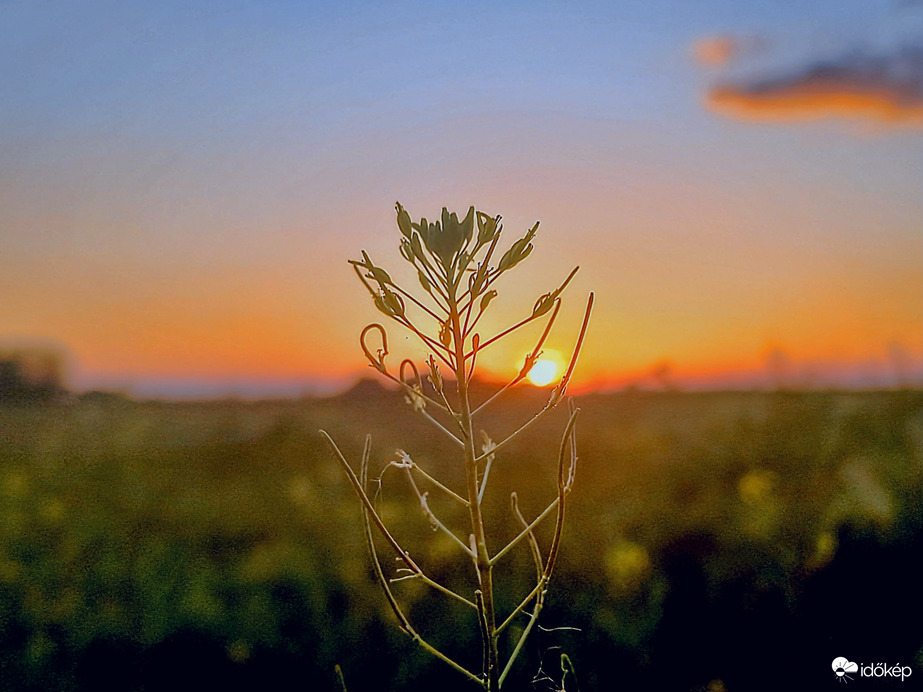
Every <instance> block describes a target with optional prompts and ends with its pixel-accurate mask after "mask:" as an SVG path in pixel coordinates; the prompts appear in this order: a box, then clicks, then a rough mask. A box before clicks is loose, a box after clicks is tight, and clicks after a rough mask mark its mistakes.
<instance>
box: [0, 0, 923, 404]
mask: <svg viewBox="0 0 923 692" xmlns="http://www.w3.org/2000/svg"><path fill="white" fill-rule="evenodd" d="M848 4H849V5H850V7H851V11H850V12H846V11H845V10H844V9H843V6H842V3H839V2H834V1H833V0H823V1H819V2H818V3H816V4H813V3H812V4H811V5H810V6H805V7H802V8H801V10H800V12H801V13H803V14H798V13H795V12H794V10H791V9H790V8H789V9H785V8H783V7H774V8H770V7H766V8H752V9H751V10H749V12H750V14H746V13H743V14H741V13H735V14H733V16H732V15H730V14H728V13H727V11H726V9H722V6H721V5H720V4H717V3H716V4H712V3H706V4H705V5H704V6H697V7H696V8H695V11H693V9H692V8H691V6H687V5H685V4H682V3H674V5H675V7H674V9H675V12H668V13H663V12H655V11H654V10H652V9H649V8H646V7H645V6H642V5H639V6H638V7H634V8H633V9H627V8H622V9H618V8H614V7H609V6H608V5H599V6H592V7H586V8H584V9H583V10H580V11H577V10H566V11H565V10H563V9H562V10H560V11H557V10H556V11H552V10H551V9H549V8H534V7H532V6H528V5H526V4H518V3H512V4H510V6H509V7H503V8H495V9H492V10H491V11H490V12H489V13H488V14H489V15H490V16H489V17H476V16H473V15H471V14H469V13H466V12H462V11H461V10H458V9H452V8H448V7H441V6H440V7H436V6H432V7H430V6H423V5H417V4H414V3H410V4H408V5H407V6H406V7H405V6H403V5H402V6H401V7H402V8H403V9H397V10H395V11H394V12H393V13H389V12H385V11H383V10H378V9H373V8H370V9H369V10H368V11H367V12H365V13H360V14H355V15H353V14H350V15H348V16H347V15H345V14H343V11H342V10H333V9H331V10H330V11H329V12H327V13H322V12H320V11H319V10H317V9H316V8H314V9H312V8H310V7H308V6H305V7H304V8H300V9H292V10H291V13H290V14H285V13H281V11H280V10H279V9H278V8H277V9H274V10H268V9H267V10H265V11H263V10H259V9H257V8H256V7H249V6H241V7H239V8H237V9H235V10H227V11H225V10H224V9H220V8H217V7H216V8H213V9H214V11H210V10H207V9H204V10H202V11H201V12H199V13H192V14H190V13H188V12H187V11H186V10H183V9H181V8H169V7H147V8H145V7H143V6H135V5H132V4H128V5H125V6H123V7H118V8H109V9H108V10H107V11H105V12H103V11H102V10H99V11H96V12H93V11H88V12H85V13H75V11H72V10H69V9H67V8H66V7H65V6H63V5H61V6H58V5H55V4H54V3H52V4H50V5H48V6H42V7H41V8H40V7H28V6H27V5H26V4H10V5H3V6H0V40H2V41H5V45H7V46H8V58H9V61H10V74H11V75H13V77H11V79H10V80H7V82H4V83H3V84H2V85H0V102H2V103H4V104H5V105H4V111H3V113H2V114H0V208H2V209H3V210H4V213H3V215H2V218H0V235H2V238H3V240H4V247H3V250H2V252H0V296H2V302H0V353H2V352H4V351H9V350H11V349H12V348H18V347H19V346H22V345H30V344H31V345H35V344H39V345H42V346H43V347H45V346H48V345H51V347H52V348H55V349H59V350H60V351H62V352H63V353H65V354H66V359H67V362H68V364H69V373H70V381H71V383H72V384H73V385H74V386H75V387H76V388H79V389H90V388H95V387H102V388H115V389H121V390H125V391H128V392H132V393H137V394H139V395H157V396H174V395H175V396H197V395H201V396H208V395H225V394H242V395H252V396H260V395H275V394H297V393H300V392H329V391H336V390H338V389H343V388H345V387H347V386H349V384H350V383H351V382H353V381H354V380H355V379H356V378H357V377H362V376H372V375H373V374H374V373H373V371H372V370H370V369H369V368H368V367H367V365H366V363H365V360H364V358H363V356H362V352H361V350H360V348H359V343H358V337H359V333H360V331H361V330H362V328H363V327H364V326H365V325H366V324H368V323H369V322H372V321H381V320H383V319H384V316H383V315H381V314H380V313H378V312H377V311H376V310H375V307H374V306H373V304H372V301H371V299H370V298H369V296H368V294H367V293H366V292H365V289H364V288H363V287H362V285H361V284H360V283H359V281H358V280H357V279H356V277H355V275H354V274H353V272H352V270H351V268H350V266H349V265H348V263H347V260H348V259H356V258H359V256H360V252H361V251H362V250H366V251H367V252H369V253H370V255H371V256H372V258H373V259H374V260H375V261H376V263H377V264H379V265H381V266H383V267H385V268H387V269H388V270H389V271H390V272H392V275H393V276H394V277H395V278H396V279H397V280H399V281H402V282H403V283H404V284H405V285H406V286H407V287H408V288H411V287H413V286H416V278H415V276H414V275H413V274H411V273H409V272H408V271H407V270H408V268H409V265H407V263H406V262H404V260H403V259H402V258H401V257H400V255H399V252H398V240H399V237H400V235H399V232H398V229H397V226H396V223H395V216H394V203H395V201H397V200H399V201H400V202H401V203H402V204H403V205H404V206H405V207H406V208H407V210H408V211H409V212H410V214H411V215H412V216H413V217H414V218H415V219H419V218H420V217H421V216H426V217H427V218H430V219H433V218H436V217H437V216H438V215H439V213H440V210H441V208H442V207H443V206H446V207H448V208H449V209H450V210H454V211H458V212H460V213H464V211H465V210H467V208H468V206H469V205H475V206H476V207H477V208H478V209H479V210H482V211H484V212H486V213H489V214H491V215H495V214H500V215H502V217H503V220H504V229H505V230H504V239H505V240H504V243H505V245H506V246H508V245H509V244H510V243H512V242H513V241H514V240H516V239H517V238H519V237H521V235H522V234H523V233H524V232H525V231H526V230H527V229H528V228H530V227H531V226H532V224H533V223H534V222H535V221H540V222H541V226H540V229H539V232H538V236H537V237H536V240H535V243H534V244H535V250H534V252H533V254H532V255H531V256H530V257H529V258H528V259H527V260H526V261H525V262H523V263H522V264H521V265H520V266H518V267H516V268H515V270H514V271H512V272H511V273H510V274H509V275H508V276H506V277H504V278H503V280H502V281H501V282H500V284H499V285H498V286H497V288H498V290H499V291H500V297H498V298H497V300H496V301H495V303H494V304H492V305H491V308H490V310H489V311H488V313H487V314H486V315H485V316H484V318H483V320H482V322H481V323H480V324H479V331H480V333H481V335H482V338H486V337H488V336H489V335H490V334H492V333H496V332H497V331H499V330H501V329H502V328H504V327H505V326H507V325H509V324H511V323H513V322H515V321H517V320H519V319H521V318H522V317H524V316H526V315H528V314H529V313H530V311H531V309H532V306H533V304H534V302H535V299H536V298H537V297H538V296H540V295H541V294H543V293H545V292H547V291H551V290H553V289H554V288H556V287H557V286H558V285H559V284H560V282H561V281H562V280H563V279H564V277H566V276H567V274H568V272H569V271H570V270H571V269H572V268H573V267H575V266H578V265H579V266H580V271H579V272H578V273H577V275H576V277H575V278H574V280H573V281H572V282H571V284H570V285H569V286H568V288H567V291H566V292H565V294H564V296H563V308H562V310H561V314H560V316H559V320H558V324H557V325H556V327H555V329H554V330H553V331H552V333H551V335H550V337H549V339H548V342H547V345H546V349H547V350H549V351H555V352H557V353H559V354H563V355H562V357H563V358H564V359H565V360H566V358H567V357H568V355H569V353H570V350H571V349H572V347H573V344H574V340H575V338H576V334H577V332H578V331H579V328H580V323H581V319H582V315H583V308H584V305H585V301H586V297H587V295H588V293H589V292H590V291H593V292H595V295H596V306H595V308H594V314H593V319H592V322H591V325H590V328H589V332H588V334H587V340H586V344H585V347H584V351H583V353H582V356H581V360H580V364H579V366H578V368H577V370H576V372H575V378H574V382H573V387H574V390H575V391H585V390H588V389H592V388H595V387H603V388H622V387H628V386H641V387H656V388H662V387H673V386H676V387H750V386H778V385H780V384H785V385H792V386H798V385H804V386H896V385H900V386H904V385H914V386H920V385H921V384H923V233H921V230H923V198H921V196H920V194H919V192H920V182H921V167H920V161H921V160H923V137H921V129H923V51H920V50H919V49H918V48H917V47H916V46H917V45H919V44H920V41H918V40H917V39H918V38H919V37H923V11H918V10H917V9H914V8H912V7H908V8H905V9H902V10H901V12H902V13H903V14H901V16H900V17H898V16H896V15H894V16H891V15H888V16H884V15H882V14H881V13H880V11H879V9H878V8H877V5H875V3H870V2H863V1H862V0H849V3H848ZM14 5H15V6H14ZM745 14H746V16H744V15H745ZM899 14H900V13H899ZM668 17H669V18H668ZM446 22H452V25H453V26H456V27H457V28H458V31H459V32H464V33H465V34H466V35H468V36H472V37H473V38H472V40H471V42H470V44H469V43H465V44H464V45H461V46H459V47H458V51H459V53H458V55H454V56H448V55H446V54H445V53H444V51H443V50H442V44H441V43H440V42H439V40H438V36H439V32H438V31H436V30H435V28H434V27H436V28H438V27H440V26H443V25H445V23H446ZM10 27H15V29H13V30H11V29H10ZM61 27H69V29H68V31H69V32H70V33H68V41H66V42H62V41H61V32H62V28H61ZM138 27H147V29H146V30H145V31H142V32H141V33H140V34H139V33H138V32H137V28H138ZM503 27H516V28H517V29H516V32H514V33H513V34H510V33H509V32H508V31H507V30H505V29H504V28H503ZM716 28H720V29H721V33H720V34H719V33H716V32H715V30H716ZM395 31H412V32H413V33H414V35H416V36H417V39H416V40H415V41H413V42H412V43H413V49H412V50H411V49H410V48H409V45H410V43H407V44H405V43H403V42H398V43H397V44H394V43H393V42H392V41H391V40H390V39H389V38H388V37H389V36H392V35H393V33H394V32H395ZM825 32H826V33H825ZM818 35H824V36H827V39H825V40H824V41H817V40H815V38H816V36H818ZM139 36H140V38H139ZM203 36H205V37H209V38H208V39H207V40H206V41H205V43H206V44H207V45H203V44H202V41H203V38H202V37H203ZM535 45H549V46H550V45H553V46H558V47H559V48H558V49H556V50H555V51H541V52H538V53H537V52H536V51H534V50H533V47H534V46H535ZM857 46H858V47H859V48H857ZM488 49H489V50H488ZM269 75H271V78H270V77H269ZM502 245H503V244H502ZM501 249H505V246H504V247H501ZM387 327H388V334H389V338H390V346H391V351H392V356H391V357H390V360H389V362H390V363H391V365H392V367H395V368H396V366H397V365H398V364H399V363H400V360H401V358H403V357H411V358H413V359H415V360H417V361H418V362H422V361H423V360H424V359H425V358H426V356H427V355H428V354H427V351H426V349H425V348H423V347H421V346H420V344H419V343H418V342H417V341H415V339H414V338H413V337H412V336H409V335H408V334H406V333H402V331H401V329H400V327H399V326H398V325H396V324H390V325H387ZM540 329H541V325H531V326H530V327H529V328H528V329H524V330H522V332H521V333H519V332H517V333H516V334H513V335H511V336H510V337H508V338H506V339H504V340H503V341H501V342H499V343H498V344H497V345H496V346H495V347H493V348H491V349H490V350H488V351H486V352H484V353H483V354H482V356H479V365H480V367H481V368H483V374H484V375H485V376H486V377H490V378H494V379H505V378H511V377H513V376H515V375H516V374H517V373H518V372H519V369H520V367H521V366H522V362H523V357H524V355H525V354H526V353H528V352H529V351H530V350H531V349H532V342H533V340H534V339H535V338H536V337H537V336H538V334H539V333H540Z"/></svg>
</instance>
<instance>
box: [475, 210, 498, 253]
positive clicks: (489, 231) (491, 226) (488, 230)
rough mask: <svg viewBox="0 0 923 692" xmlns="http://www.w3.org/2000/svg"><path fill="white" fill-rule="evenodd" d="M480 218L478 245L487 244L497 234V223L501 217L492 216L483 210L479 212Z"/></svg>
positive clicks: (478, 217) (478, 216)
mask: <svg viewBox="0 0 923 692" xmlns="http://www.w3.org/2000/svg"><path fill="white" fill-rule="evenodd" d="M477 219H478V246H481V245H486V244H487V243H489V242H490V241H491V240H493V239H494V236H495V235H497V225H498V224H499V223H500V217H499V216H497V217H491V216H488V215H487V214H485V213H483V212H480V211H479V212H477Z"/></svg>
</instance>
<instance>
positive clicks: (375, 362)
mask: <svg viewBox="0 0 923 692" xmlns="http://www.w3.org/2000/svg"><path fill="white" fill-rule="evenodd" d="M373 329H377V330H378V333H379V334H381V348H379V349H378V356H377V357H376V356H373V355H372V352H371V350H369V347H368V345H367V344H366V343H365V338H366V335H367V334H368V333H369V332H370V331H372V330H373ZM359 344H360V345H361V346H362V352H363V353H364V354H365V357H366V358H368V360H369V365H371V366H372V367H373V368H375V369H376V370H377V371H378V372H380V373H382V374H386V373H387V371H388V370H387V368H386V367H385V356H386V355H388V334H387V333H386V332H385V328H384V327H382V326H381V325H380V324H378V322H372V324H369V325H366V327H365V329H363V330H362V333H361V334H360V335H359ZM401 367H402V368H403V365H402V366H401Z"/></svg>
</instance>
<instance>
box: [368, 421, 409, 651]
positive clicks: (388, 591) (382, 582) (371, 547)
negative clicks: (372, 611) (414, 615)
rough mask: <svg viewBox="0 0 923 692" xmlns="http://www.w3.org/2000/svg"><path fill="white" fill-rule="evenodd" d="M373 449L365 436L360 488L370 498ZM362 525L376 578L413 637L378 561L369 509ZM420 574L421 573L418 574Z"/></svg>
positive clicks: (402, 625) (404, 627) (393, 609)
mask: <svg viewBox="0 0 923 692" xmlns="http://www.w3.org/2000/svg"><path fill="white" fill-rule="evenodd" d="M371 447H372V436H371V435H366V436H365V447H364V448H363V451H362V464H361V466H360V468H359V473H360V474H361V475H362V478H361V480H360V481H359V482H360V487H361V488H362V492H363V495H365V496H366V497H368V495H367V494H366V492H365V488H366V485H367V484H368V479H369V452H370V450H371ZM362 523H363V525H364V527H365V541H366V546H367V547H368V549H369V553H370V555H371V557H372V567H373V569H374V570H375V577H376V579H377V581H378V583H379V584H380V585H381V588H382V590H383V591H384V592H385V598H386V599H387V601H388V604H389V605H390V606H391V610H392V611H394V615H395V617H397V619H398V621H399V622H400V625H401V629H402V630H404V631H405V632H407V634H410V635H411V636H413V633H414V632H413V626H412V625H411V624H410V620H408V619H407V616H406V615H404V611H403V610H401V606H400V604H398V602H397V599H396V598H394V594H393V593H391V587H390V586H388V581H387V579H385V575H384V571H383V570H382V569H381V561H380V560H379V559H378V551H377V550H376V549H375V537H374V536H373V535H372V522H371V519H370V514H369V510H368V508H367V507H363V508H362ZM417 573H418V574H419V571H418V572H417Z"/></svg>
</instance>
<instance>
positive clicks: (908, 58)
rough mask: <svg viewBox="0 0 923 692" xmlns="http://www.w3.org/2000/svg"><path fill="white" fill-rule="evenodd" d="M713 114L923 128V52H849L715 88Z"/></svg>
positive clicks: (913, 48) (709, 103)
mask: <svg viewBox="0 0 923 692" xmlns="http://www.w3.org/2000/svg"><path fill="white" fill-rule="evenodd" d="M705 105H706V106H707V107H708V108H709V109H710V110H711V111H713V112H715V113H718V114H720V115H724V116H728V117H731V118H735V119H738V120H744V121H754V122H760V121H762V122H773V121H775V122H804V121H810V120H820V119H824V118H845V119H865V120H871V121H875V122H878V123H882V124H886V125H895V126H911V127H915V128H920V127H923V49H921V48H918V47H916V46H905V47H903V48H900V49H897V50H895V51H893V52H892V53H889V54H877V55H872V54H867V53H857V52H854V53H849V54H846V55H843V56H841V57H840V58H838V59H835V60H826V61H818V62H814V63H812V64H810V65H808V66H806V67H804V68H802V69H798V70H792V71H790V72H788V73H783V74H780V75H778V76H773V77H768V78H767V77H762V78H757V79H750V80H744V81H737V82H727V83H723V84H719V85H716V86H714V87H712V88H711V89H710V90H709V91H708V93H707V95H706V98H705Z"/></svg>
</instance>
